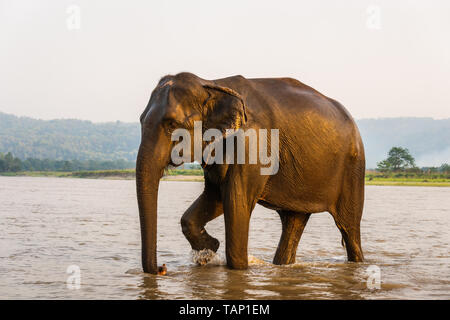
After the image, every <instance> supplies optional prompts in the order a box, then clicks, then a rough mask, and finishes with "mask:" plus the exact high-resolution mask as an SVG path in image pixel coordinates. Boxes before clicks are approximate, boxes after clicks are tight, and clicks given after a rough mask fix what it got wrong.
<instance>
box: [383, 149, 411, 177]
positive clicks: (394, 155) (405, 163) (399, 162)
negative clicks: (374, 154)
mask: <svg viewBox="0 0 450 320" xmlns="http://www.w3.org/2000/svg"><path fill="white" fill-rule="evenodd" d="M377 167H378V168H377V169H378V170H379V171H381V172H389V171H391V172H392V171H400V170H407V169H413V168H415V167H416V163H415V160H414V158H413V156H412V155H411V154H410V153H409V150H408V149H406V148H402V147H393V148H391V150H389V153H388V158H387V159H386V160H383V161H380V162H378V163H377Z"/></svg>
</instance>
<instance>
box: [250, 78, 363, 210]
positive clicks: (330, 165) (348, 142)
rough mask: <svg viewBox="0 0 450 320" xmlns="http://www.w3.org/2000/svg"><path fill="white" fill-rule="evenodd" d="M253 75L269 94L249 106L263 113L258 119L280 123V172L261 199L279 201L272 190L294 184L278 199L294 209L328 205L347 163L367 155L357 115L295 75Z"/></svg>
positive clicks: (255, 82)
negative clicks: (277, 77)
mask: <svg viewBox="0 0 450 320" xmlns="http://www.w3.org/2000/svg"><path fill="white" fill-rule="evenodd" d="M251 81H252V82H253V83H252V86H253V88H254V89H255V90H256V91H257V92H258V94H259V95H261V96H262V97H263V98H264V103H260V104H258V105H256V104H255V105H253V106H251V107H250V106H249V107H250V108H252V109H253V110H252V114H254V115H256V117H258V115H262V116H261V117H260V118H255V119H254V120H255V121H257V122H258V123H263V124H262V126H263V127H264V126H266V128H269V127H270V128H273V129H279V139H280V143H279V145H280V150H279V156H280V167H279V172H278V174H277V175H275V176H273V177H271V178H270V179H269V182H268V185H267V188H266V190H265V195H266V196H264V197H263V199H261V200H264V198H265V201H266V202H268V203H273V204H275V201H274V199H272V197H271V195H272V196H273V194H278V191H277V190H288V191H284V193H283V194H282V195H278V196H277V197H276V198H277V200H278V201H276V202H279V201H280V199H282V201H281V202H283V203H289V204H290V205H289V206H288V207H287V208H288V209H289V208H290V209H294V208H295V209H296V210H299V208H300V207H301V206H304V207H302V208H303V209H304V210H306V212H320V211H324V210H326V207H324V204H326V203H331V202H333V201H335V199H336V197H337V194H338V192H339V190H340V186H339V185H340V181H342V177H343V175H344V173H345V171H346V170H347V168H348V167H349V166H351V165H352V163H353V162H355V161H364V149H363V146H362V142H361V138H360V135H359V131H358V128H357V126H356V124H355V122H354V120H353V118H352V116H351V115H350V113H349V112H348V111H347V110H346V109H345V107H344V106H342V104H340V103H339V102H337V101H335V100H333V99H330V98H328V97H326V96H325V95H323V94H321V93H320V92H318V91H316V90H314V89H313V88H311V87H309V86H306V85H304V84H302V83H301V82H299V81H297V80H295V79H289V78H288V79H286V78H281V79H254V80H251ZM260 99H261V98H260ZM263 109H264V110H263ZM267 114H270V116H269V117H267V116H266V115H267ZM267 118H270V119H267ZM267 126H269V127H267ZM291 205H292V207H290V206H291Z"/></svg>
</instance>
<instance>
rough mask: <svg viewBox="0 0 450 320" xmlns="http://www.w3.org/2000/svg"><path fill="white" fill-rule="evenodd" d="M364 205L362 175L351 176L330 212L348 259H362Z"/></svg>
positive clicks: (357, 260) (358, 260) (355, 260)
mask: <svg viewBox="0 0 450 320" xmlns="http://www.w3.org/2000/svg"><path fill="white" fill-rule="evenodd" d="M363 206H364V176H362V177H358V175H356V176H353V177H351V178H349V179H348V180H347V183H345V184H344V186H343V190H342V193H341V195H340V197H339V200H338V202H337V205H336V210H333V211H334V212H330V213H331V214H332V216H333V218H334V221H335V223H336V226H337V227H338V229H339V231H341V234H342V239H343V240H344V242H345V248H346V250H347V257H348V261H354V262H360V261H363V260H364V255H363V251H362V248H361V235H360V223H361V217H362V213H363Z"/></svg>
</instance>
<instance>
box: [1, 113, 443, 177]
mask: <svg viewBox="0 0 450 320" xmlns="http://www.w3.org/2000/svg"><path fill="white" fill-rule="evenodd" d="M137 116H138V115H136V117H137ZM136 119H137V118H136ZM356 122H357V124H358V127H359V131H360V132H361V136H362V139H363V141H364V149H365V153H366V164H367V168H375V167H376V163H377V162H380V161H382V160H383V155H384V154H386V152H388V150H389V148H390V147H391V146H393V145H397V146H403V147H405V148H408V149H409V150H411V155H412V156H413V157H415V159H416V160H417V162H418V163H436V162H437V163H443V162H449V159H450V119H442V120H434V119H432V118H386V119H383V118H382V119H360V120H356ZM140 137H141V130H140V124H139V123H138V122H134V123H123V122H120V121H117V122H108V123H92V122H90V121H81V120H73V119H66V120H37V119H31V118H27V117H16V116H14V115H9V114H5V113H1V112H0V152H3V153H7V152H11V153H12V154H13V155H14V156H16V157H18V158H20V159H22V160H23V159H27V158H35V159H46V158H47V159H54V160H70V161H71V160H72V159H78V160H80V161H87V160H117V159H125V160H127V161H135V160H136V155H137V150H138V147H139V142H140ZM97 169H102V168H97ZM105 169H106V168H105ZM74 170H81V169H74Z"/></svg>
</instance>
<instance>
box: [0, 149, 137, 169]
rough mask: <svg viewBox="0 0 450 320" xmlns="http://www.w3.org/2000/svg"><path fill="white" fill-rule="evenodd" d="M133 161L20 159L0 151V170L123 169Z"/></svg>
mask: <svg viewBox="0 0 450 320" xmlns="http://www.w3.org/2000/svg"><path fill="white" fill-rule="evenodd" d="M135 166H136V165H135V162H134V161H128V160H123V159H120V160H83V161H80V160H51V159H36V158H27V159H25V160H21V159H19V158H16V157H14V156H13V155H12V153H11V152H8V153H6V154H3V153H1V152H0V172H20V171H66V172H68V171H92V170H123V169H131V168H134V167H135Z"/></svg>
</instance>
